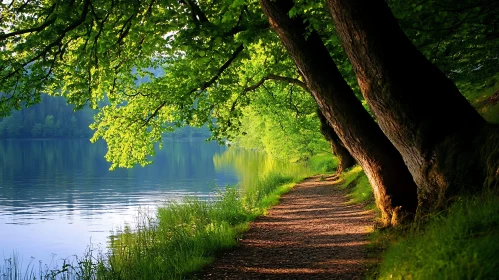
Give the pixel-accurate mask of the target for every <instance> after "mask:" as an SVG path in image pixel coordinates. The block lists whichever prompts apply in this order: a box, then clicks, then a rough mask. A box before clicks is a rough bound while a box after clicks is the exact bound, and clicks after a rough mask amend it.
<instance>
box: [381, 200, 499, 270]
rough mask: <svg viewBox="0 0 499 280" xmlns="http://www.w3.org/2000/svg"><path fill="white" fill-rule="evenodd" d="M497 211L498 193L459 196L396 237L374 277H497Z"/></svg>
mask: <svg viewBox="0 0 499 280" xmlns="http://www.w3.org/2000/svg"><path fill="white" fill-rule="evenodd" d="M498 213H499V196H498V195H497V194H490V193H487V194H484V195H480V196H475V197H468V198H465V199H462V200H461V201H459V202H457V203H455V204H454V205H452V206H451V207H450V208H449V209H448V210H447V211H446V212H444V213H440V214H438V215H435V216H434V217H433V218H432V219H431V221H430V222H429V223H428V224H427V225H426V226H424V227H423V229H421V230H413V231H412V232H410V233H409V234H408V235H407V236H406V237H405V238H399V239H398V240H397V241H395V242H394V243H393V245H391V246H390V247H389V248H388V250H387V251H386V253H385V254H384V255H383V260H382V263H381V266H380V269H379V276H378V279H497V278H498V277H499V258H498V252H499V215H498Z"/></svg>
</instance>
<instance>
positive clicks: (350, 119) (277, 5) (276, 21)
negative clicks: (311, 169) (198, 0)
mask: <svg viewBox="0 0 499 280" xmlns="http://www.w3.org/2000/svg"><path fill="white" fill-rule="evenodd" d="M260 4H261V6H262V8H263V11H264V13H265V15H267V17H268V18H269V22H270V24H271V26H272V28H273V29H274V31H275V32H276V33H277V34H278V36H279V38H280V40H281V42H282V43H283V45H284V46H285V48H286V49H287V51H288V53H289V54H290V56H291V57H292V59H293V60H294V62H295V64H296V66H297V68H298V71H299V72H300V74H301V75H302V77H303V79H304V81H305V83H306V84H307V87H308V88H309V90H310V91H311V93H312V96H313V97H314V99H315V100H316V102H317V104H318V105H319V108H320V110H321V111H322V113H323V114H324V116H325V117H326V119H327V120H328V121H329V123H330V125H331V126H332V127H333V129H334V131H335V132H336V134H337V135H338V137H339V138H340V139H341V141H342V142H343V143H344V144H345V147H346V148H347V149H348V151H349V152H350V154H351V155H352V156H353V157H354V158H355V159H356V160H357V162H358V163H359V164H360V165H361V166H362V168H363V169H364V172H365V173H366V175H367V177H368V178H369V182H370V183H371V185H372V187H373V192H374V196H375V199H376V204H377V206H378V208H379V209H380V211H381V212H382V216H383V220H384V223H385V224H386V225H389V224H392V225H393V224H396V223H397V221H398V220H399V218H400V217H402V216H405V215H412V214H413V213H414V212H415V210H416V207H417V193H416V185H415V183H414V181H413V180H412V177H411V175H410V173H409V171H408V170H407V167H406V166H405V165H404V162H403V160H402V157H401V156H400V154H399V153H398V152H397V150H396V149H395V148H394V146H393V145H392V144H391V143H390V141H388V139H387V138H386V137H385V135H384V134H383V132H382V131H381V130H380V128H379V127H378V126H377V125H376V123H375V122H374V120H373V119H372V117H371V116H370V115H369V114H368V113H367V111H366V110H365V109H364V107H363V106H362V104H361V103H360V101H359V100H358V99H357V98H356V97H355V95H354V93H353V91H352V89H351V88H350V86H348V84H347V83H346V82H345V80H344V79H343V77H342V76H341V74H340V72H339V71H338V68H337V67H336V64H335V63H334V61H333V60H332V58H331V56H330V55H329V52H328V51H327V49H326V47H325V46H324V44H323V42H322V40H321V38H320V37H319V35H318V34H317V32H315V31H313V32H312V33H311V34H310V35H309V36H308V37H307V38H305V34H306V33H307V32H306V26H305V24H304V22H303V19H302V18H300V17H295V18H293V19H290V18H289V16H288V13H289V11H290V9H291V8H292V7H293V2H292V1H291V0H280V1H273V0H260Z"/></svg>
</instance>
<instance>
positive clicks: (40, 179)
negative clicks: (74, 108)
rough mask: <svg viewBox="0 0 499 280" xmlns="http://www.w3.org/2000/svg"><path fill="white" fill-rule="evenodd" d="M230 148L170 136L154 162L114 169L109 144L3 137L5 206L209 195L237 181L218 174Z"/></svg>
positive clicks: (1, 197) (91, 204) (0, 195)
mask: <svg viewBox="0 0 499 280" xmlns="http://www.w3.org/2000/svg"><path fill="white" fill-rule="evenodd" d="M225 149H226V147H224V146H219V145H218V144H217V143H214V142H211V143H207V142H205V141H203V140H191V141H189V140H187V141H175V140H173V141H171V140H168V141H165V143H164V145H163V149H162V150H160V151H158V153H157V155H156V156H155V157H154V158H153V159H154V161H155V162H154V163H153V164H151V165H149V166H146V167H143V168H142V167H140V166H139V167H135V168H132V169H118V170H115V171H109V170H108V169H109V166H110V164H109V163H108V162H106V161H105V159H104V154H105V153H106V151H107V149H106V146H105V143H104V142H97V143H95V144H91V143H90V142H89V141H88V140H4V141H0V154H1V155H2V157H0V202H1V204H0V205H3V206H6V207H16V208H24V207H26V208H30V207H36V205H48V204H53V205H52V206H53V207H55V206H60V207H63V208H66V209H68V211H72V210H74V208H75V204H76V205H77V204H80V205H78V207H77V208H79V209H83V208H84V209H88V210H91V209H101V208H103V207H107V206H108V205H109V204H115V203H117V204H123V203H125V204H127V203H130V202H131V201H134V200H137V199H140V197H141V196H142V195H144V194H145V193H148V192H149V193H155V192H156V193H157V192H158V189H161V191H177V190H180V191H181V190H188V191H193V192H202V193H208V192H212V191H213V188H214V185H215V182H218V183H219V184H223V185H225V184H228V183H232V184H233V183H235V182H236V180H235V177H234V175H233V174H227V173H222V174H218V173H217V172H215V168H214V165H213V156H214V155H216V154H220V153H222V152H223V151H224V150H225ZM165 199H166V198H165ZM82 207H83V208H82Z"/></svg>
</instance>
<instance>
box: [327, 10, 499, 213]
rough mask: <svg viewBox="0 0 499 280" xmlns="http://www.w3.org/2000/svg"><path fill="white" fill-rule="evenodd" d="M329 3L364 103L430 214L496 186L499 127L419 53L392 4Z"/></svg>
mask: <svg viewBox="0 0 499 280" xmlns="http://www.w3.org/2000/svg"><path fill="white" fill-rule="evenodd" d="M326 2H327V4H328V7H329V11H330V12H331V14H332V16H333V20H334V23H335V27H336V30H337V32H338V34H339V37H340V38H341V40H342V43H343V47H344V50H345V52H346V54H347V55H348V57H349V59H350V61H351V62H352V65H353V68H354V70H355V72H356V75H357V79H358V80H359V84H360V88H361V90H362V93H363V95H364V98H365V99H366V101H367V102H368V104H369V105H370V108H371V110H372V112H373V113H374V115H375V116H376V118H377V120H378V124H379V126H380V127H381V128H382V129H383V132H384V133H385V134H386V135H387V137H388V138H389V139H390V141H391V142H392V143H394V145H395V147H396V148H397V150H398V151H399V152H400V154H401V155H402V157H403V158H404V161H405V163H406V164H407V166H408V168H409V170H410V171H411V174H412V176H413V178H414V180H415V181H416V183H417V184H418V187H419V196H420V198H421V199H422V200H421V201H420V203H424V204H427V205H428V206H429V207H430V208H431V207H434V206H438V205H442V204H445V203H446V201H447V199H448V198H449V197H452V196H455V195H456V194H458V193H460V192H462V191H465V192H473V191H476V190H481V189H482V188H483V187H484V186H485V187H492V188H497V187H498V186H499V133H498V130H497V126H496V125H492V124H488V123H487V122H485V120H484V119H483V118H482V117H481V116H480V115H479V114H478V112H477V111H476V110H475V109H474V108H473V107H472V106H471V105H470V103H469V102H468V101H467V100H466V99H465V98H464V97H463V95H462V94H461V93H460V91H459V90H458V88H457V87H456V85H455V84H454V83H453V82H452V81H451V80H450V79H449V78H448V77H447V76H446V75H445V73H443V72H442V71H441V70H440V69H438V68H437V67H436V66H435V65H434V64H432V63H431V62H430V61H429V60H428V59H427V58H426V57H425V56H424V55H423V54H422V53H421V52H420V51H418V49H417V48H416V47H415V46H414V44H412V42H411V41H410V40H409V38H408V37H407V36H406V35H405V34H404V32H403V31H402V29H401V28H400V27H399V25H398V23H397V21H396V19H395V17H394V16H393V14H392V13H391V11H390V9H389V7H388V6H387V4H386V3H385V2H384V1H382V0H366V1H363V0H361V1H348V0H327V1H326ZM373 14H375V15H376V17H373V16H372V15H373ZM469 14H470V15H471V14H472V13H469ZM496 19H497V18H496ZM482 53H483V52H482ZM495 56H496V55H494V57H495ZM487 59H491V58H490V55H488V56H486V57H485V58H484V61H485V60H487ZM484 67H486V65H484ZM387 108H390V109H389V110H387Z"/></svg>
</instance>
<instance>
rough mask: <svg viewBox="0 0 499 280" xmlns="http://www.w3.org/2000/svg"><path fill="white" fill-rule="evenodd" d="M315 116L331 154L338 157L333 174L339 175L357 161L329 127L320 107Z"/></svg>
mask: <svg viewBox="0 0 499 280" xmlns="http://www.w3.org/2000/svg"><path fill="white" fill-rule="evenodd" d="M317 116H318V117H319V120H320V121H321V133H322V135H324V138H326V140H327V141H328V142H329V143H330V144H331V150H332V153H333V155H335V156H336V157H337V158H338V167H337V168H336V173H335V174H334V175H333V176H335V177H336V176H339V175H340V174H341V173H343V172H344V171H345V170H347V169H348V168H350V167H352V166H354V165H355V164H356V163H357V162H356V161H355V159H354V158H353V157H352V155H351V154H350V152H349V151H348V150H347V148H345V146H344V145H343V143H342V142H341V140H340V138H339V137H338V135H336V132H334V129H333V128H332V127H331V125H330V124H329V122H328V121H327V119H326V117H324V115H323V114H322V112H321V110H320V109H317Z"/></svg>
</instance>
